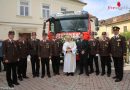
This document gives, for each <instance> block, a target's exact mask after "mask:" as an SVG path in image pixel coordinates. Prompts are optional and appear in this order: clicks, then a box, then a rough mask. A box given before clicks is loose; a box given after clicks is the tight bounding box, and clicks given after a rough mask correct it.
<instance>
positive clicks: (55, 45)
mask: <svg viewBox="0 0 130 90" xmlns="http://www.w3.org/2000/svg"><path fill="white" fill-rule="evenodd" d="M51 50H52V58H51V60H52V68H53V73H54V75H59V74H60V73H59V66H60V54H61V53H62V44H61V42H60V40H59V39H56V35H55V34H54V33H52V40H51Z"/></svg>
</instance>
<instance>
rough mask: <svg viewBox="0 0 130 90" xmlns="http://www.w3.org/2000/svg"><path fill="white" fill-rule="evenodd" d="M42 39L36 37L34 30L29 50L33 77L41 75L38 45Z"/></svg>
mask: <svg viewBox="0 0 130 90" xmlns="http://www.w3.org/2000/svg"><path fill="white" fill-rule="evenodd" d="M39 42H40V40H39V39H37V38H36V32H32V38H31V41H30V43H29V52H30V55H31V64H32V74H33V78H35V77H39V68H40V60H39V58H38V45H39Z"/></svg>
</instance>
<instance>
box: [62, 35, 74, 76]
mask: <svg viewBox="0 0 130 90" xmlns="http://www.w3.org/2000/svg"><path fill="white" fill-rule="evenodd" d="M65 39H66V40H65V43H64V45H63V52H64V68H63V72H65V73H66V75H67V76H69V75H71V76H73V75H74V72H75V69H76V48H77V46H76V43H75V42H74V41H73V40H72V38H71V36H66V37H65Z"/></svg>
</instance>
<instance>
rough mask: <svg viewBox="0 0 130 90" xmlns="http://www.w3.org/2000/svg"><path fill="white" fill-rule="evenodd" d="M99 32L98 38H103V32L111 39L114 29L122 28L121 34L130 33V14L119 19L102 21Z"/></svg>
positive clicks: (118, 17)
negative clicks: (114, 27)
mask: <svg viewBox="0 0 130 90" xmlns="http://www.w3.org/2000/svg"><path fill="white" fill-rule="evenodd" d="M99 23H100V26H99V31H98V36H101V33H102V32H104V31H105V32H107V34H108V36H109V37H112V36H113V32H112V27H113V26H118V27H120V33H122V32H127V31H130V13H126V14H123V15H120V16H117V17H113V18H109V19H106V20H101V21H100V22H99Z"/></svg>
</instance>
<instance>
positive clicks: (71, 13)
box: [53, 11, 88, 16]
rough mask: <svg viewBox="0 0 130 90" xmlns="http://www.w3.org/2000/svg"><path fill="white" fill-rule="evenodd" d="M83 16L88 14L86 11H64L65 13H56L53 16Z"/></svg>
mask: <svg viewBox="0 0 130 90" xmlns="http://www.w3.org/2000/svg"><path fill="white" fill-rule="evenodd" d="M84 14H88V12H87V11H78V12H74V11H66V12H61V13H56V14H54V15H53V16H65V15H66V16H67V15H84Z"/></svg>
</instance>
